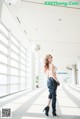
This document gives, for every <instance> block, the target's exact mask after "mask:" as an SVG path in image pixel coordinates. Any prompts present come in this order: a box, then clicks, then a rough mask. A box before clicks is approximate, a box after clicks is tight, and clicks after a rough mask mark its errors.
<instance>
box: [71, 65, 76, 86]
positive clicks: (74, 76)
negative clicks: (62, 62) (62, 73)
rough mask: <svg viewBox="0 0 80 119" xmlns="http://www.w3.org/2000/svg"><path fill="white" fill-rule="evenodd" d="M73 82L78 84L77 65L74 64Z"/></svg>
mask: <svg viewBox="0 0 80 119" xmlns="http://www.w3.org/2000/svg"><path fill="white" fill-rule="evenodd" d="M72 83H73V84H77V74H76V65H72Z"/></svg>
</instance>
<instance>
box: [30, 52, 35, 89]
mask: <svg viewBox="0 0 80 119" xmlns="http://www.w3.org/2000/svg"><path fill="white" fill-rule="evenodd" d="M34 63H35V56H34V52H32V54H31V83H32V85H31V88H32V90H33V89H34V88H35V86H34V83H35V65H34Z"/></svg>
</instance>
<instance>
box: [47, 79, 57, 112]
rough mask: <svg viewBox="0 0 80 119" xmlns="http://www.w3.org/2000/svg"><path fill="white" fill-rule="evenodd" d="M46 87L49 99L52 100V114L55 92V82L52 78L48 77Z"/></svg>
mask: <svg viewBox="0 0 80 119" xmlns="http://www.w3.org/2000/svg"><path fill="white" fill-rule="evenodd" d="M47 86H48V89H49V96H48V98H49V99H52V112H53V113H54V112H55V111H56V90H57V82H56V81H55V80H54V78H53V77H50V78H49V79H48V81H47Z"/></svg>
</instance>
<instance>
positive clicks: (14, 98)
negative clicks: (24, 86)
mask: <svg viewBox="0 0 80 119" xmlns="http://www.w3.org/2000/svg"><path fill="white" fill-rule="evenodd" d="M47 95H48V91H47V89H46V88H45V89H44V88H41V89H36V90H35V91H32V92H25V91H24V92H20V93H18V94H14V95H11V96H8V97H5V98H4V99H0V107H1V108H11V111H12V119H52V118H54V119H57V118H58V119H80V87H79V86H75V85H69V84H63V85H61V86H60V87H58V90H57V115H58V116H57V117H53V116H52V113H51V108H50V113H49V116H48V117H47V116H45V114H44V112H43V109H44V107H45V106H46V104H47Z"/></svg>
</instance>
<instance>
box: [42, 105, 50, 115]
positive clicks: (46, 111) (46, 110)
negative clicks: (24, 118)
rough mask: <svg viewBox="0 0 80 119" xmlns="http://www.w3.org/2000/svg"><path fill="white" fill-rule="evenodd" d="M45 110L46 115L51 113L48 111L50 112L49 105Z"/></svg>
mask: <svg viewBox="0 0 80 119" xmlns="http://www.w3.org/2000/svg"><path fill="white" fill-rule="evenodd" d="M43 111H45V115H46V116H49V114H48V112H49V106H47V107H45V108H44V110H43Z"/></svg>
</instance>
